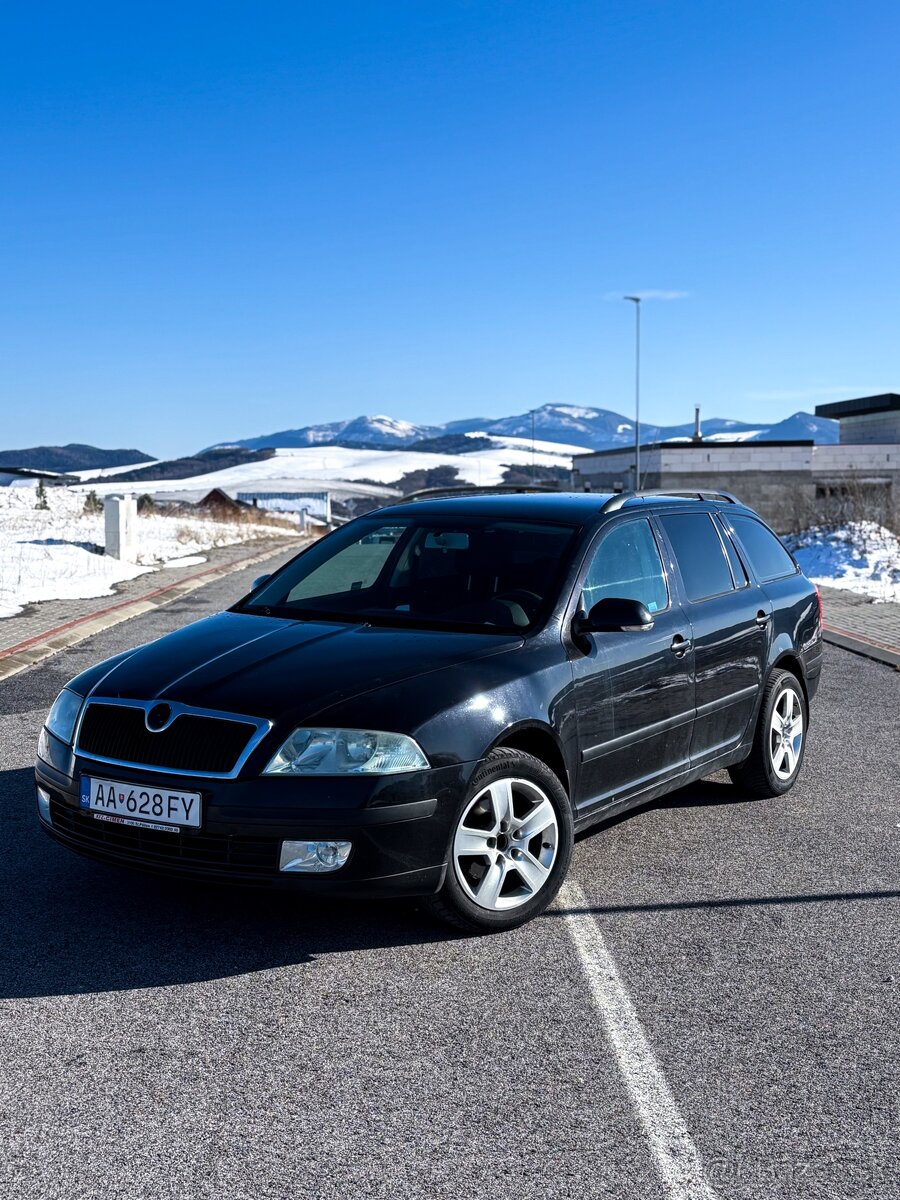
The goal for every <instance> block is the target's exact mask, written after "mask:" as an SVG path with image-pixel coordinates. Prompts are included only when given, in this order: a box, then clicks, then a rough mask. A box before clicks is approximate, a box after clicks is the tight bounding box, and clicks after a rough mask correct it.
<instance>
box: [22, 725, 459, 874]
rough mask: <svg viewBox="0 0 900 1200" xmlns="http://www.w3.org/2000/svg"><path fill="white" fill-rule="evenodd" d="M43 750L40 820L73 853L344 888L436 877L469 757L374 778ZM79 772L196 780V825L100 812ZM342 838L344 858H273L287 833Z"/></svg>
mask: <svg viewBox="0 0 900 1200" xmlns="http://www.w3.org/2000/svg"><path fill="white" fill-rule="evenodd" d="M54 743H55V744H54ZM45 753H46V754H47V759H44V758H38V760H37V763H36V765H35V779H36V784H37V786H38V787H40V788H41V789H43V791H44V792H45V793H46V794H47V795H48V796H49V814H50V822H49V823H48V822H47V821H46V820H45V819H44V818H43V816H41V825H42V827H43V829H44V830H45V832H46V833H48V834H49V835H50V836H51V837H53V838H54V839H55V840H56V841H58V842H60V843H61V844H62V845H64V846H68V847H69V848H70V849H72V850H75V851H77V852H78V853H80V854H83V855H86V856H87V857H89V858H94V859H98V860H101V861H104V862H110V863H116V864H119V865H122V866H128V867H133V868H137V869H139V870H145V871H154V872H159V873H163V874H168V875H177V876H181V877H188V878H194V879H208V880H212V881H218V882H224V883H239V884H248V885H252V886H258V887H285V888H291V889H294V890H299V891H305V892H310V893H314V894H318V895H340V896H348V897H349V896H374V895H428V894H430V893H433V892H435V891H437V890H438V889H439V888H440V886H441V884H442V883H443V879H444V871H445V867H446V859H447V849H448V845H449V840H450V827H451V823H452V819H453V817H454V815H455V813H456V810H457V808H458V806H459V804H460V803H461V801H462V798H463V796H464V794H465V792H466V788H467V785H468V778H469V774H470V772H471V770H472V769H473V764H466V763H461V764H453V765H450V766H444V767H437V768H432V769H429V770H426V771H416V772H411V773H409V774H407V775H396V776H384V777H380V778H371V779H366V778H364V777H355V778H346V779H341V778H326V779H315V778H306V779H303V778H294V779H280V778H255V779H253V778H251V779H243V780H242V779H237V780H221V779H208V778H203V777H197V776H178V775H171V774H165V775H160V774H158V773H157V774H154V773H153V772H151V771H146V770H138V769H135V768H129V767H124V766H111V765H109V764H107V763H102V762H99V761H93V760H90V759H87V758H77V757H73V756H72V754H71V751H70V750H69V749H68V747H64V746H63V745H62V744H61V743H58V742H55V739H49V740H48V742H47V744H46V745H45ZM48 760H52V761H48ZM83 774H87V775H93V776H97V777H99V778H102V779H110V780H115V781H116V782H121V783H124V784H130V785H133V786H137V785H140V786H141V787H144V788H146V787H148V786H149V785H154V786H155V787H156V788H157V789H159V788H163V789H164V788H166V787H168V788H171V789H173V790H176V789H177V790H182V791H192V792H199V793H200V794H201V797H202V806H203V817H202V824H201V827H200V828H199V829H182V830H180V831H179V832H178V833H171V832H160V831H157V830H153V829H148V828H139V827H136V826H134V825H122V824H114V823H110V822H107V821H100V820H97V819H96V818H95V817H94V816H93V815H92V814H91V813H89V812H86V811H84V810H83V809H82V808H81V806H80V803H79V797H80V781H81V776H82V775H83ZM337 839H340V840H345V841H350V842H352V844H353V845H352V850H351V853H350V856H349V858H348V861H347V862H346V864H345V865H344V866H343V867H341V868H340V869H339V870H336V871H333V872H329V873H323V874H303V873H299V872H283V871H280V870H279V857H280V852H281V843H282V841H284V840H292V841H305V840H309V841H329V840H337Z"/></svg>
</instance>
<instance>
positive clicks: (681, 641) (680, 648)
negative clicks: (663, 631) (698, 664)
mask: <svg viewBox="0 0 900 1200" xmlns="http://www.w3.org/2000/svg"><path fill="white" fill-rule="evenodd" d="M690 648H691V640H690V638H683V637H682V636H681V634H680V633H676V634H675V636H674V637H673V638H672V645H671V646H670V647H669V649H670V650H671V651H672V653H673V654H674V655H675V657H676V658H681V656H682V654H687V652H688V650H690Z"/></svg>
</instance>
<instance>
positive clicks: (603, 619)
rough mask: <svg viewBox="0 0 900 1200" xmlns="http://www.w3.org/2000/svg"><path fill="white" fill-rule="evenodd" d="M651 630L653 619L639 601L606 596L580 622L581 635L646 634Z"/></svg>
mask: <svg viewBox="0 0 900 1200" xmlns="http://www.w3.org/2000/svg"><path fill="white" fill-rule="evenodd" d="M652 628H653V617H652V616H651V615H650V612H649V610H648V608H647V606H646V605H645V604H641V602H640V600H628V599H625V598H621V597H619V596H607V598H606V599H605V600H598V602H597V603H596V604H595V605H594V607H593V608H592V609H591V611H590V612H589V613H588V615H587V616H586V617H584V618H583V619H582V621H581V627H580V630H579V632H581V633H620V632H624V633H646V632H647V631H648V630H650V629H652Z"/></svg>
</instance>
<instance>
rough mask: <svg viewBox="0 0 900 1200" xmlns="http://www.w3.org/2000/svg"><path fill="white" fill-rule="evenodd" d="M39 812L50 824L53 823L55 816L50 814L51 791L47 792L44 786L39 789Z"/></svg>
mask: <svg viewBox="0 0 900 1200" xmlns="http://www.w3.org/2000/svg"><path fill="white" fill-rule="evenodd" d="M37 802H38V812H39V813H40V814H41V820H42V821H46V822H47V824H48V825H52V824H53V818H52V817H51V816H50V793H49V792H45V791H44V789H43V788H42V787H38V790H37Z"/></svg>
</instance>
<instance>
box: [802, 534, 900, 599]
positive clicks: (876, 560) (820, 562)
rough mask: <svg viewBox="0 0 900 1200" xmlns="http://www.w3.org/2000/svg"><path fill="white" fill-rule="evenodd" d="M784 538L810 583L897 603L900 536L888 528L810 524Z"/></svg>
mask: <svg viewBox="0 0 900 1200" xmlns="http://www.w3.org/2000/svg"><path fill="white" fill-rule="evenodd" d="M785 541H786V543H787V545H788V547H789V549H790V550H791V551H792V552H793V554H794V556H795V557H796V559H797V561H798V562H799V564H800V566H801V567H802V568H803V573H804V574H805V575H806V576H807V577H808V578H809V579H811V580H812V581H813V583H818V584H822V585H823V586H824V587H833V588H845V589H846V590H847V591H851V592H858V593H859V594H860V595H862V596H869V597H871V599H873V600H881V601H886V600H892V601H894V602H895V603H900V538H897V537H896V536H895V535H894V534H893V533H891V531H890V530H889V529H885V528H884V527H883V526H881V525H876V524H875V522H874V521H851V522H849V523H848V524H846V525H841V526H838V527H837V528H826V527H824V526H813V528H811V529H806V530H804V532H803V533H798V534H794V535H792V536H791V537H788V538H785Z"/></svg>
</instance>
